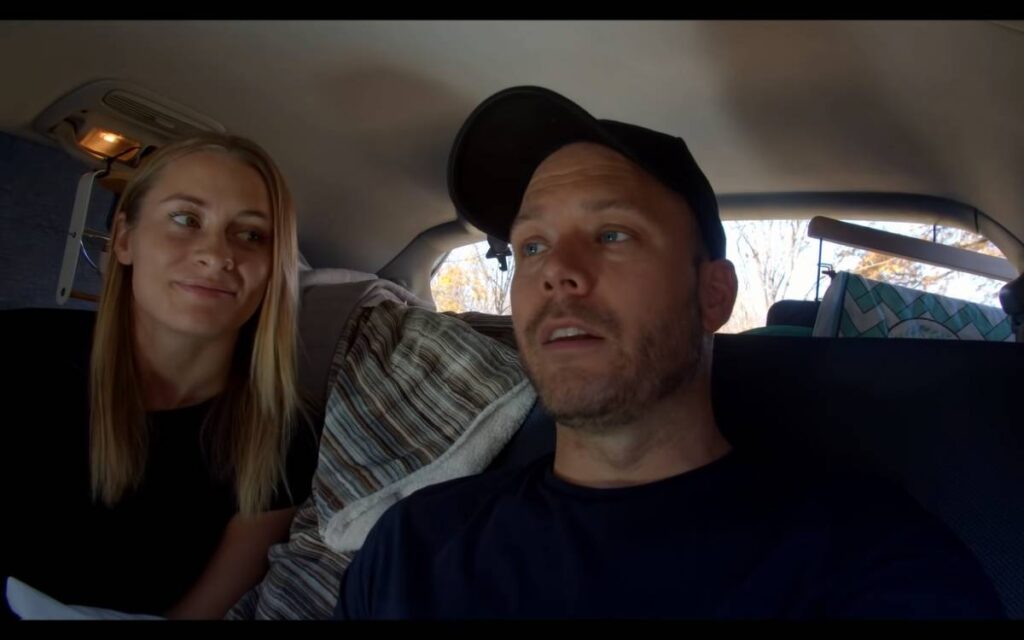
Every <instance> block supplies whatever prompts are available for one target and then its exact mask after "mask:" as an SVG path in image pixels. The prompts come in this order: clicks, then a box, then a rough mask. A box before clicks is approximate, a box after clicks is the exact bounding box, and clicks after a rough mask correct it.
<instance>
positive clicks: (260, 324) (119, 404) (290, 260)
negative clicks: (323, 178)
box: [89, 134, 301, 514]
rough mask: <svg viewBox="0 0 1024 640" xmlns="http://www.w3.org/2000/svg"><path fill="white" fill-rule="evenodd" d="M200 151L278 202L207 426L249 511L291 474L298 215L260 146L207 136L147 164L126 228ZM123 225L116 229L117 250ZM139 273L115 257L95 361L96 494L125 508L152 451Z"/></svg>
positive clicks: (124, 206) (129, 200)
mask: <svg viewBox="0 0 1024 640" xmlns="http://www.w3.org/2000/svg"><path fill="white" fill-rule="evenodd" d="M200 151H216V152H223V153H228V154H230V155H232V156H233V157H235V158H237V159H238V160H240V161H241V162H243V163H245V164H246V165H248V166H251V167H252V168H253V169H255V170H256V171H257V172H258V173H259V174H260V176H262V178H263V182H264V184H265V185H266V187H267V193H268V195H269V199H270V208H271V211H270V214H271V219H272V225H273V231H272V234H271V237H272V258H271V269H270V275H269V278H268V281H267V288H266V292H265V294H264V297H263V301H262V303H261V305H260V307H259V308H258V310H257V311H256V313H254V314H253V317H252V318H250V319H249V321H247V322H246V324H245V325H244V326H243V328H242V329H241V330H240V331H239V334H238V342H237V343H236V345H235V352H234V358H233V362H232V365H231V372H230V374H229V379H228V383H227V387H226V388H225V391H224V392H223V393H222V394H221V395H220V396H219V397H218V399H217V400H216V401H215V403H214V405H213V407H212V408H211V411H210V413H209V414H208V415H207V418H206V422H205V423H204V426H203V433H204V442H205V443H208V444H209V450H208V454H209V456H210V462H211V464H213V465H214V468H215V469H218V470H219V471H220V472H221V473H223V474H224V475H225V477H229V476H232V475H233V479H234V486H235V494H236V496H237V500H238V507H239V510H240V511H241V512H242V513H246V514H252V513H256V512H259V511H262V510H265V509H266V508H267V507H268V506H269V505H270V504H271V500H272V499H273V497H274V490H275V487H276V486H277V485H278V483H279V482H280V480H281V478H282V477H283V476H284V462H285V458H286V454H287V448H288V445H289V443H290V441H291V437H292V432H293V430H294V426H295V423H296V418H297V416H296V412H297V411H299V410H301V406H300V401H299V396H298V392H297V374H296V367H297V364H296V352H297V347H296V327H297V318H296V314H297V306H298V241H297V238H296V221H295V210H294V206H293V203H292V199H291V194H290V193H289V191H288V187H287V185H286V184H285V181H284V178H283V176H282V175H281V172H280V171H279V170H278V168H277V166H276V165H275V164H274V162H273V160H271V158H270V156H269V155H267V153H266V152H265V151H264V150H263V149H262V148H261V147H259V146H258V145H257V144H256V143H254V142H252V141H250V140H247V139H245V138H241V137H238V136H231V135H221V134H209V135H202V136H199V137H195V138H190V139H188V140H183V141H180V142H176V143H173V144H170V145H168V146H166V147H164V148H162V149H160V150H159V151H157V152H156V153H154V154H153V156H152V157H150V158H148V159H147V160H146V161H145V162H144V164H143V165H142V167H141V168H140V169H139V170H138V172H137V173H136V174H135V175H134V176H133V177H132V179H131V181H130V182H129V183H128V184H127V186H126V187H125V189H124V192H123V193H122V194H121V199H120V201H119V202H118V207H117V211H119V212H124V214H125V216H124V222H125V223H126V224H125V225H124V226H126V227H131V226H132V225H134V224H135V222H136V221H137V219H138V215H139V210H140V207H141V203H142V200H143V199H144V197H145V196H146V194H147V193H148V192H149V190H150V189H151V188H152V186H153V184H154V183H155V181H156V179H157V178H158V176H159V175H160V172H161V170H162V169H163V168H165V167H166V166H167V165H169V164H171V163H172V162H175V161H176V160H179V159H181V158H183V157H185V156H187V155H190V154H193V153H196V152H200ZM121 227H122V225H121V221H119V222H118V223H117V224H115V225H114V229H113V233H112V235H111V246H114V243H115V242H116V240H117V236H118V234H119V233H122V232H123V231H124V229H122V228H121ZM131 300H132V282H131V267H130V266H125V265H122V264H121V263H120V262H119V261H117V260H115V259H111V260H110V261H109V266H108V268H107V272H106V275H105V278H104V283H103V292H102V294H101V297H100V301H99V309H98V313H97V317H96V327H95V329H94V331H93V344H92V355H91V360H90V377H89V381H90V385H89V387H90V388H89V393H90V399H91V404H90V433H89V440H90V447H89V456H90V472H91V480H92V493H93V498H94V499H95V500H97V501H102V502H103V503H105V504H107V505H113V504H115V503H117V502H118V501H119V500H120V499H121V498H122V497H123V496H124V495H125V493H126V492H128V491H129V490H132V489H134V488H137V487H138V486H139V484H140V483H141V481H142V478H143V476H144V473H145V467H146V459H147V451H148V446H149V438H148V427H147V423H146V411H145V407H144V405H143V401H142V398H143V395H142V389H141V385H140V383H139V376H138V369H137V364H136V359H135V355H134V342H133V341H134V333H133V321H132V304H131Z"/></svg>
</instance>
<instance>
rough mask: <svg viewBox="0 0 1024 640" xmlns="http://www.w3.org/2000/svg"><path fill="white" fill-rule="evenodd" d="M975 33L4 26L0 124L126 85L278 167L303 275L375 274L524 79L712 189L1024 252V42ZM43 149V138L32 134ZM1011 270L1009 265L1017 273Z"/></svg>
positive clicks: (783, 26)
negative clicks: (957, 224)
mask: <svg viewBox="0 0 1024 640" xmlns="http://www.w3.org/2000/svg"><path fill="white" fill-rule="evenodd" d="M1022 29H1024V28H1022V26H1021V23H1004V24H996V23H985V22H792V23H790V22H697V23H693V22H568V21H567V22H270V21H266V22H262V21H261V22H103V21H100V22H5V23H0V86H3V88H4V91H3V93H4V98H3V100H2V101H0V128H2V129H3V130H6V131H8V132H11V133H15V134H18V135H23V136H26V137H32V134H31V130H30V124H31V122H32V120H33V118H35V117H36V116H37V115H38V114H39V113H40V112H41V111H42V110H43V109H45V108H46V107H47V106H48V105H49V104H50V103H52V102H53V101H54V100H56V99H57V98H59V97H60V96H62V95H63V94H65V93H67V92H68V91H70V90H72V89H74V88H76V87H78V86H80V85H82V84H84V83H86V82H89V81H92V80H97V79H101V78H116V79H123V80H128V81H131V82H134V83H137V84H139V85H142V86H144V87H146V88H148V89H151V90H153V91H156V92H157V93H160V94H162V95H164V96H167V97H168V98H170V99H172V100H176V101H178V102H180V103H182V104H185V105H187V106H189V107H192V108H194V109H196V110H198V111H200V112H203V113H205V114H207V115H210V116H212V117H214V118H216V119H218V120H219V121H221V122H222V123H223V124H225V125H226V126H227V127H228V129H229V130H230V131H233V132H236V133H241V134H243V135H248V136H251V137H253V138H255V139H257V140H258V141H260V142H261V143H262V144H264V145H265V146H266V147H267V148H268V149H269V150H270V151H271V153H272V154H273V155H274V156H275V157H276V158H277V159H278V160H279V162H280V164H281V165H282V168H283V169H284V172H285V174H286V175H287V176H288V178H289V180H290V182H291V183H292V186H293V189H294V191H295V193H296V196H297V200H298V202H299V205H300V216H301V222H300V236H301V237H300V242H301V246H302V249H303V252H304V253H305V254H306V256H307V257H308V258H309V260H310V262H312V263H313V264H314V265H316V266H344V267H350V268H354V269H359V270H363V271H377V270H378V269H380V267H382V266H383V265H385V264H386V263H387V262H388V261H389V260H390V259H391V258H392V257H393V256H394V255H395V254H397V253H398V252H399V251H401V250H402V248H403V247H405V245H406V244H408V243H409V242H410V241H411V240H412V239H413V238H414V237H415V236H416V235H417V234H418V233H419V232H421V231H423V230H424V229H426V228H428V227H431V226H433V225H436V224H440V223H442V222H445V221H448V220H452V219H454V217H455V213H454V210H453V208H452V206H451V204H450V203H449V201H448V198H447V192H446V186H445V164H446V159H447V154H448V149H449V145H450V144H451V140H452V138H453V136H454V134H455V132H456V131H457V129H458V127H459V126H460V124H461V123H462V120H463V119H464V118H465V116H466V115H467V114H468V113H469V112H470V111H471V110H472V108H473V107H474V106H475V105H476V104H477V103H478V102H479V101H480V100H481V99H483V98H484V97H486V96H488V95H490V94H491V93H493V92H494V91H497V90H499V89H502V88H504V87H507V86H511V85H516V84H540V85H544V86H547V87H550V88H552V89H555V90H557V91H560V92H562V93H564V94H566V95H568V96H569V97H571V98H573V99H574V100H576V101H577V102H579V103H580V104H581V105H583V106H584V107H585V108H587V109H588V110H590V111H591V112H592V113H593V114H595V115H597V116H598V117H607V118H612V119H617V120H625V121H630V122H635V123H637V124H642V125H646V126H650V127H652V128H656V129H661V130H664V131H670V132H675V133H678V134H680V135H682V136H684V138H685V139H686V140H687V142H688V143H689V144H690V146H691V148H692V149H693V151H694V154H695V155H696V157H697V159H698V161H699V162H701V164H702V165H703V166H704V167H705V170H706V172H707V174H708V176H709V178H710V179H711V182H712V184H713V185H714V186H715V188H716V190H717V191H718V192H719V193H720V194H740V193H774V192H789V191H833V190H837V191H882V192H906V193H920V194H929V195H934V196H941V197H944V198H950V199H953V200H957V201H960V202H963V203H966V204H968V205H971V206H974V207H977V208H979V209H980V210H982V211H984V212H985V213H987V214H988V215H990V216H992V217H993V218H995V219H997V220H998V221H1000V222H1001V224H1003V225H1004V226H1005V227H1007V228H1008V229H1009V230H1010V231H1011V232H1012V233H1014V234H1015V235H1016V236H1017V237H1018V238H1024V83H1022V79H1024V30H1022ZM36 139H38V138H36ZM1019 266H1021V265H1019V264H1018V267H1019Z"/></svg>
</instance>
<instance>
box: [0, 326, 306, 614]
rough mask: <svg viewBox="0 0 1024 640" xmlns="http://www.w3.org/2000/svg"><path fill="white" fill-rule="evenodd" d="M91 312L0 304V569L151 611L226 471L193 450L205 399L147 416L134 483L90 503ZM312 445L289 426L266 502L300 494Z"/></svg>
mask: <svg viewBox="0 0 1024 640" xmlns="http://www.w3.org/2000/svg"><path fill="white" fill-rule="evenodd" d="M94 320H95V314H93V313H91V312H79V311H69V310H18V311H5V312H3V313H0V332H2V333H3V335H4V338H5V339H6V341H7V344H9V345H14V347H15V348H14V358H13V359H12V360H8V362H7V369H8V376H6V378H5V380H6V381H5V383H4V387H3V391H2V394H3V399H4V405H5V408H6V418H5V420H4V422H5V425H4V431H3V436H2V437H3V441H4V444H3V467H2V469H3V470H2V474H3V484H2V485H0V486H2V487H3V491H4V502H5V512H6V516H5V518H4V526H3V529H4V534H3V535H4V543H3V545H2V547H0V558H2V565H0V575H2V576H4V577H6V576H8V575H12V576H14V577H16V578H18V579H19V580H21V581H23V582H25V583H27V584H29V585H30V586H32V587H35V588H37V589H39V590H41V591H43V592H45V593H47V594H49V595H51V596H53V597H55V598H57V599H58V600H61V601H64V602H67V603H69V604H84V605H91V606H101V607H106V608H112V609H117V610H121V611H130V612H144V613H155V614H161V613H163V612H164V611H166V610H167V609H168V608H169V607H171V606H173V605H174V604H175V603H176V602H177V601H178V600H180V599H181V598H182V597H183V596H184V594H185V593H186V592H187V591H188V589H189V588H190V587H191V586H192V585H193V584H194V583H195V581H196V580H197V579H198V577H199V575H200V574H201V572H202V571H203V569H204V567H205V566H206V564H207V561H208V560H209V559H210V557H211V556H212V554H213V552H214V550H215V549H216V547H217V545H218V543H219V541H220V537H221V535H222V533H223V532H224V528H225V526H226V524H227V522H228V521H229V520H230V519H231V517H232V516H233V515H234V514H235V513H236V512H237V502H236V498H235V492H234V486H233V480H232V478H230V477H228V478H223V477H222V476H223V475H224V474H218V473H214V472H213V470H212V469H211V466H210V465H209V464H208V462H207V458H206V456H205V454H204V447H203V446H202V442H201V439H200V428H201V426H202V423H203V419H204V418H205V416H206V414H207V411H208V410H209V409H210V407H211V406H212V404H213V401H212V400H211V401H207V402H204V403H202V404H199V405H195V406H191V407H186V408H181V409H175V410H171V411H159V412H153V413H149V414H148V422H149V428H150V452H149V457H148V459H147V465H146V471H145V477H144V479H143V483H142V485H141V486H140V487H139V489H138V490H136V491H135V492H133V493H131V494H129V495H128V496H126V497H125V498H124V499H122V500H121V502H119V503H118V504H117V505H116V506H114V507H113V508H107V507H105V506H102V505H101V504H97V503H94V502H93V501H92V499H91V495H90V482H89V455H88V451H89V426H88V425H89V410H88V406H89V401H88V363H89V348H90V344H91V335H92V333H91V332H92V327H93V323H94ZM8 353H9V354H10V351H9V352H8ZM316 454H317V438H316V436H315V434H314V433H313V431H312V430H311V429H310V428H309V426H308V425H304V424H300V426H299V429H298V431H297V434H296V438H295V440H294V442H293V445H292V447H291V449H290V451H289V454H288V459H287V461H286V468H287V471H286V482H287V486H288V489H290V495H289V492H288V491H285V490H284V487H283V486H282V487H279V489H278V491H277V494H276V496H275V499H274V504H273V505H272V507H271V509H280V508H285V507H288V506H291V505H293V504H299V503H301V502H302V501H303V500H305V499H306V497H308V495H309V492H310V485H311V480H312V475H313V471H314V469H315V466H316ZM4 606H5V607H6V602H5V603H4Z"/></svg>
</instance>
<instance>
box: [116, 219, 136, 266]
mask: <svg viewBox="0 0 1024 640" xmlns="http://www.w3.org/2000/svg"><path fill="white" fill-rule="evenodd" d="M132 231H133V229H132V228H131V227H130V226H128V216H127V214H125V212H124V211H118V212H117V217H115V218H114V230H113V238H114V241H113V243H112V244H113V247H114V255H115V256H117V261H118V262H120V263H121V264H123V265H124V266H126V267H127V266H128V265H130V264H131V263H132V260H133V259H134V256H133V255H132V245H131V243H130V242H129V239H130V236H131V233H132Z"/></svg>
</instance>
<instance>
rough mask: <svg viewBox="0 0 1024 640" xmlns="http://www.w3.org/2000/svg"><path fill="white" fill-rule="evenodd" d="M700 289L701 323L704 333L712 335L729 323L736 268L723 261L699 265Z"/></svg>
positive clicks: (734, 299)
mask: <svg viewBox="0 0 1024 640" xmlns="http://www.w3.org/2000/svg"><path fill="white" fill-rule="evenodd" d="M698 285H699V287H700V290H699V297H700V311H701V316H700V317H701V322H702V324H703V327H704V331H705V332H706V333H714V332H716V331H718V330H719V329H721V328H722V325H724V324H725V323H726V322H728V321H729V316H731V315H732V308H733V306H734V305H735V304H736V291H737V289H738V288H739V284H738V282H737V280H736V268H735V267H734V266H733V264H732V263H731V262H729V261H728V260H725V259H724V258H723V259H721V260H710V261H707V262H703V263H701V265H700V268H699V273H698Z"/></svg>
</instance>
